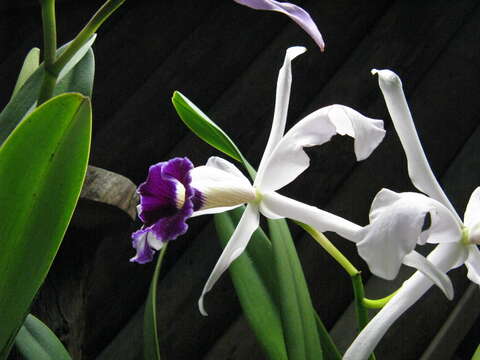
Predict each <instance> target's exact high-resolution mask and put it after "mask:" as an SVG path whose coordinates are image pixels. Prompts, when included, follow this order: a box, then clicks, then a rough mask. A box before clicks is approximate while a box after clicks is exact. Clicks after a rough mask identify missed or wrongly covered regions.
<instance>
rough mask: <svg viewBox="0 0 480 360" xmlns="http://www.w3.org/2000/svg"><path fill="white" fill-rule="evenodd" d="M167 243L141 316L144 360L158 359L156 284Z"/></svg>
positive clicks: (161, 253)
mask: <svg viewBox="0 0 480 360" xmlns="http://www.w3.org/2000/svg"><path fill="white" fill-rule="evenodd" d="M167 245H168V243H165V245H163V248H162V250H161V251H160V255H159V256H158V259H157V265H155V271H154V273H153V277H152V281H151V282H150V289H149V290H148V296H147V301H146V303H145V314H144V316H143V358H144V359H145V360H160V343H159V339H158V328H157V284H158V277H159V276H160V269H161V267H162V262H163V257H164V256H165V253H166V252H167Z"/></svg>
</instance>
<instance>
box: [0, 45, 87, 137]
mask: <svg viewBox="0 0 480 360" xmlns="http://www.w3.org/2000/svg"><path fill="white" fill-rule="evenodd" d="M93 39H94V38H93ZM91 43H92V40H91V41H89V42H88V43H87V44H85V45H84V47H82V49H80V50H79V51H78V53H77V55H78V56H75V57H74V59H72V60H71V61H70V62H69V63H68V64H67V65H68V69H69V71H67V72H66V73H65V74H62V75H61V76H59V78H58V85H57V86H62V90H63V91H64V92H81V93H83V95H86V96H90V95H91V90H90V91H89V92H87V91H86V92H85V93H84V92H83V91H84V90H83V89H85V88H87V89H88V86H87V87H86V86H85V85H84V80H86V79H91V82H93V70H94V69H93V67H92V65H91V61H90V60H89V61H84V62H81V66H80V64H79V62H80V60H82V59H83V58H84V57H85V56H90V57H91V56H92V54H90V55H88V54H87V53H89V52H90V51H89V49H90V46H91ZM65 46H66V45H64V46H62V47H61V48H60V49H58V51H57V54H59V53H61V52H62V51H64V50H65ZM80 55H81V57H80ZM92 59H93V57H92ZM72 73H74V74H72ZM44 74H45V69H44V67H43V64H42V65H40V66H39V67H38V68H37V70H35V71H34V72H33V74H32V75H31V76H30V77H29V78H28V79H27V80H26V81H25V82H24V84H23V85H22V86H21V87H20V89H19V90H18V91H17V92H16V94H15V96H13V97H12V99H11V100H10V101H9V103H8V104H7V105H6V106H5V108H4V109H3V110H2V112H1V113H0V145H1V144H2V143H3V142H4V141H5V139H6V138H7V137H8V135H10V133H11V132H12V131H13V129H15V127H16V126H17V125H18V124H19V123H20V121H21V120H22V119H23V118H24V117H25V116H26V115H28V113H29V112H31V111H32V110H33V109H34V108H35V106H36V103H37V100H38V96H39V94H40V88H41V86H42V81H43V77H44ZM79 74H82V75H79ZM69 76H70V78H75V79H79V78H81V79H82V82H81V84H77V83H75V84H72V83H71V82H69V84H70V85H75V86H70V87H66V86H65V82H64V81H62V80H63V79H67V80H65V81H67V82H68V78H69ZM62 84H63V85H62ZM56 94H58V91H57V92H56Z"/></svg>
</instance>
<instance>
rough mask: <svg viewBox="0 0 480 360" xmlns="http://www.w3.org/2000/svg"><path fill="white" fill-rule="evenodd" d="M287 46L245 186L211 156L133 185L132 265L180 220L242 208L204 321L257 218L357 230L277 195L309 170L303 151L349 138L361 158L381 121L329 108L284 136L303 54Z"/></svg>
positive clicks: (213, 278) (173, 164)
mask: <svg viewBox="0 0 480 360" xmlns="http://www.w3.org/2000/svg"><path fill="white" fill-rule="evenodd" d="M305 50H306V49H305V48H303V47H292V48H289V49H288V50H287V52H286V56H285V61H284V64H283V66H282V68H281V69H280V72H279V76H278V82H277V90H276V102H275V111H274V117H273V124H272V128H271V131H270V136H269V139H268V142H267V146H266V148H265V151H264V154H263V157H262V160H261V162H260V165H259V168H258V173H257V176H256V178H255V181H254V183H253V184H252V183H251V182H250V181H249V180H248V179H247V178H246V177H245V176H244V175H243V174H242V172H241V171H240V170H239V169H237V168H236V167H235V165H233V164H232V163H230V162H228V161H226V160H224V159H221V158H218V157H211V158H210V159H209V160H208V162H207V164H206V165H204V166H198V167H193V165H192V164H191V162H190V161H189V160H188V159H187V158H175V159H172V160H170V161H168V162H163V163H159V164H156V165H153V166H151V167H150V170H149V175H148V178H147V181H146V182H145V183H143V184H142V185H140V187H139V189H138V192H139V194H140V205H139V207H138V210H139V217H140V219H141V220H142V221H143V222H144V227H143V228H142V229H140V230H138V231H137V232H135V233H134V234H133V235H132V237H133V246H134V247H135V248H136V250H137V254H136V256H135V257H134V258H132V261H136V262H139V263H144V262H148V261H150V260H151V259H152V257H153V253H154V251H156V250H159V249H160V248H161V247H162V246H163V244H164V243H165V242H167V241H169V240H173V239H175V238H176V237H178V236H179V235H181V234H183V233H185V231H186V230H187V228H188V226H187V224H186V222H185V221H186V220H187V219H188V218H189V217H192V216H199V215H204V214H213V213H219V212H223V211H227V210H230V209H232V208H235V207H238V206H241V205H243V204H247V207H246V209H245V212H244V214H243V216H242V218H241V219H240V221H239V223H238V226H237V228H236V229H235V231H234V233H233V234H232V236H231V238H230V240H229V242H228V244H227V246H226V247H225V249H224V250H223V253H222V254H221V256H220V258H219V259H218V261H217V263H216V265H215V267H214V269H213V271H212V273H211V275H210V277H209V278H208V280H207V282H206V284H205V287H204V289H203V291H202V295H201V297H200V299H199V308H200V311H201V313H202V314H204V315H206V311H205V308H204V305H203V297H204V295H205V294H206V293H207V292H208V291H210V290H211V289H212V287H213V286H214V284H215V283H216V282H217V280H218V279H219V278H220V276H221V275H222V274H223V273H224V272H225V271H226V270H227V268H228V267H229V266H230V264H231V263H232V262H233V261H234V260H235V259H236V258H237V257H238V256H240V255H241V254H242V252H243V251H244V250H245V248H246V246H247V244H248V242H249V240H250V237H251V235H252V233H253V232H254V231H255V230H256V229H257V228H258V226H259V218H260V213H261V214H263V215H264V216H266V217H267V218H270V219H278V218H290V219H293V220H296V221H300V222H302V223H306V224H308V225H310V226H311V227H313V228H315V229H316V230H317V231H321V232H324V231H334V232H336V233H338V234H340V235H341V236H344V237H346V238H351V237H352V236H354V234H356V233H357V232H358V231H359V230H360V229H361V227H360V226H358V225H356V224H354V223H351V222H349V221H347V220H345V219H343V218H341V217H338V216H336V215H334V214H331V213H329V212H326V211H324V210H321V209H318V208H316V207H313V206H309V205H306V204H304V203H301V202H298V201H296V200H293V199H291V198H288V197H285V196H283V195H280V194H279V193H278V192H277V191H278V190H279V189H281V188H283V187H284V186H285V185H287V184H289V183H290V182H292V181H293V180H294V179H295V178H296V177H297V176H299V175H300V174H301V173H302V172H303V171H305V170H306V169H307V168H308V166H309V157H308V156H307V154H306V153H305V152H304V150H303V148H304V147H310V146H315V145H321V144H323V143H325V142H328V141H329V140H330V138H331V137H332V136H333V135H335V134H340V135H345V134H346V135H349V136H351V137H353V138H354V139H355V143H354V148H355V154H356V157H357V160H363V159H365V158H366V157H368V156H369V155H370V154H371V152H372V151H373V150H374V149H375V148H376V147H377V146H378V144H379V143H380V142H381V141H382V139H383V137H384V135H385V131H384V129H383V121H381V120H375V119H370V118H367V117H365V116H363V115H361V114H360V113H358V112H356V111H355V110H353V109H351V108H349V107H346V106H342V105H331V106H327V107H324V108H321V109H319V110H317V111H314V112H313V113H311V114H310V115H308V116H306V117H305V118H304V119H302V120H300V121H299V122H298V123H297V124H296V125H295V126H293V127H292V128H291V129H290V130H289V131H288V132H287V133H285V127H286V119H287V111H288V105H289V98H290V89H291V81H292V74H291V62H292V60H293V59H294V58H296V57H297V56H298V55H300V54H302V53H303V52H305Z"/></svg>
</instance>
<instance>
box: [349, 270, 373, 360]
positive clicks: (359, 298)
mask: <svg viewBox="0 0 480 360" xmlns="http://www.w3.org/2000/svg"><path fill="white" fill-rule="evenodd" d="M351 279H352V285H353V293H354V295H355V313H356V314H357V323H358V332H359V333H360V331H362V330H363V328H364V327H365V326H367V324H368V312H367V308H366V307H365V306H364V304H363V301H364V299H365V290H364V288H363V281H362V274H361V273H360V272H358V273H357V274H355V275H354V276H352V277H351ZM369 359H370V360H375V355H374V354H373V353H372V354H371V355H370V357H369Z"/></svg>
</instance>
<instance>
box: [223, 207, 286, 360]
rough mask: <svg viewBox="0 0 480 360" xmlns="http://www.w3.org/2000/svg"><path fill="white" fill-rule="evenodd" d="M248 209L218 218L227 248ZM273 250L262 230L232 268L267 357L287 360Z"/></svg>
mask: <svg viewBox="0 0 480 360" xmlns="http://www.w3.org/2000/svg"><path fill="white" fill-rule="evenodd" d="M243 211H244V208H237V209H234V210H231V211H229V212H225V213H220V214H216V215H215V217H214V218H215V226H216V229H217V234H218V236H219V239H220V243H221V245H222V246H223V247H225V246H226V244H227V242H228V240H229V239H230V237H231V235H232V234H233V231H234V230H235V227H236V226H237V224H238V222H239V221H240V217H241V215H242V213H243ZM271 255H272V248H271V244H270V241H269V240H268V238H267V237H266V235H265V233H264V232H263V231H262V230H261V228H259V229H258V230H257V231H255V233H254V234H253V236H252V239H251V240H250V243H249V245H248V247H247V249H246V250H245V251H244V253H243V254H242V255H241V256H240V257H239V258H238V259H237V260H235V261H234V262H233V263H232V264H231V265H230V267H229V272H230V276H231V277H232V281H233V284H234V286H235V290H236V293H237V296H238V298H239V300H240V303H241V305H242V308H243V311H244V314H245V316H246V318H247V320H248V322H249V324H250V326H251V328H252V330H253V332H254V334H255V336H256V338H257V340H258V342H259V343H260V345H261V346H262V348H263V349H264V351H265V353H266V355H267V357H268V358H269V359H272V360H278V359H285V360H287V359H288V358H287V352H286V348H285V342H284V339H283V330H282V322H281V318H280V313H279V310H278V308H277V306H276V304H275V300H274V299H273V298H272V293H273V291H272V284H273V281H274V274H272V262H273V259H272V256H271Z"/></svg>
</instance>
